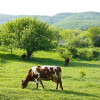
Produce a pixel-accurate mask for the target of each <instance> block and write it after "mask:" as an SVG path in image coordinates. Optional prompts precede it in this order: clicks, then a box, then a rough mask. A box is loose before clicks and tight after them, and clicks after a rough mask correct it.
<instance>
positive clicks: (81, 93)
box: [0, 48, 100, 100]
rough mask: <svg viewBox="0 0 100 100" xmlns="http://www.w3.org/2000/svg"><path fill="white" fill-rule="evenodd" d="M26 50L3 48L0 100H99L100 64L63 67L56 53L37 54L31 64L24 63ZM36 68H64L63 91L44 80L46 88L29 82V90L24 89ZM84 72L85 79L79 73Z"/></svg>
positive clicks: (0, 54)
mask: <svg viewBox="0 0 100 100" xmlns="http://www.w3.org/2000/svg"><path fill="white" fill-rule="evenodd" d="M23 53H24V51H22V50H19V49H14V50H13V54H12V55H11V54H10V50H4V49H2V48H0V100H100V61H81V60H75V59H74V60H70V64H69V66H68V67H64V59H63V58H61V57H60V55H59V54H58V53H56V52H55V51H52V52H46V51H38V52H35V53H34V54H33V55H32V58H31V59H30V61H27V60H22V59H21V57H20V56H21V54H23ZM36 65H57V66H60V67H61V68H62V85H63V89H64V90H63V91H62V90H61V89H60V88H58V90H56V84H55V83H54V82H52V81H43V84H44V87H45V89H42V87H41V85H40V84H39V89H38V90H36V89H35V88H36V83H35V82H29V84H28V86H27V88H25V89H21V82H20V80H22V79H24V78H25V77H26V75H27V73H28V70H29V69H30V68H31V67H33V66H36ZM82 71H83V72H84V73H85V74H86V75H85V76H84V77H81V76H80V72H82Z"/></svg>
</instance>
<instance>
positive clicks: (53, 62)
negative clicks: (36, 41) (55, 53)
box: [0, 54, 100, 68]
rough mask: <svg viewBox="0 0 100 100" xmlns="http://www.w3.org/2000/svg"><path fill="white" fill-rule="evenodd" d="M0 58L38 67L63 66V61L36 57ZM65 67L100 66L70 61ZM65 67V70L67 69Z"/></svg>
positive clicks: (8, 56)
mask: <svg viewBox="0 0 100 100" xmlns="http://www.w3.org/2000/svg"><path fill="white" fill-rule="evenodd" d="M0 58H2V59H4V60H12V61H25V62H29V63H38V64H40V65H56V66H61V67H65V66H64V61H62V60H58V59H52V58H38V57H31V59H30V60H28V59H24V60H23V59H22V58H21V56H18V55H14V54H12V55H11V54H0ZM67 67H94V68H100V64H89V63H86V62H85V63H82V62H80V61H78V62H74V61H71V60H70V63H69V66H67ZM67 67H66V68H67Z"/></svg>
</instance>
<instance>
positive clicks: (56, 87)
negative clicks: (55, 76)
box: [56, 80, 59, 89]
mask: <svg viewBox="0 0 100 100" xmlns="http://www.w3.org/2000/svg"><path fill="white" fill-rule="evenodd" d="M58 83H59V81H58V80H57V82H56V84H57V85H56V89H58Z"/></svg>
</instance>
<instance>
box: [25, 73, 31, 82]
mask: <svg viewBox="0 0 100 100" xmlns="http://www.w3.org/2000/svg"><path fill="white" fill-rule="evenodd" d="M25 81H26V83H28V82H29V81H30V76H29V74H28V75H27V76H26V78H25Z"/></svg>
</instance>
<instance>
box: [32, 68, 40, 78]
mask: <svg viewBox="0 0 100 100" xmlns="http://www.w3.org/2000/svg"><path fill="white" fill-rule="evenodd" d="M37 68H38V67H37V66H35V67H32V70H33V72H34V74H35V75H37V74H38V78H39V77H40V73H39V72H38V71H37Z"/></svg>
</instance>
